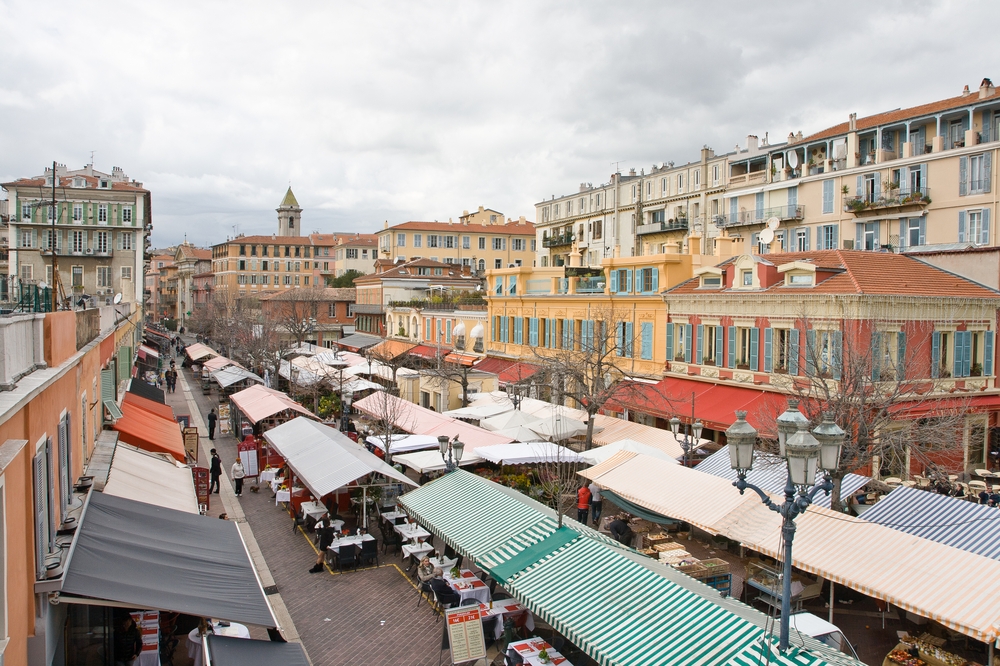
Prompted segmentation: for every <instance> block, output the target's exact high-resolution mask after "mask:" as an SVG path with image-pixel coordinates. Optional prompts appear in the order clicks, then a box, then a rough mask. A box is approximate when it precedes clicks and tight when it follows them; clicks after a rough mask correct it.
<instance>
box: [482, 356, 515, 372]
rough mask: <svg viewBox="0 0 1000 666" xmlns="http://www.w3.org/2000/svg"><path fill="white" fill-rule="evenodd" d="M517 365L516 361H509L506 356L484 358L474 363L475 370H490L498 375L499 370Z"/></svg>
mask: <svg viewBox="0 0 1000 666" xmlns="http://www.w3.org/2000/svg"><path fill="white" fill-rule="evenodd" d="M515 365H517V361H511V360H510V359H506V358H493V357H490V358H484V359H483V360H482V361H480V362H479V363H477V364H476V370H482V371H483V372H492V373H493V374H494V375H499V374H500V373H501V372H503V371H504V370H506V369H507V368H511V367H513V366H515Z"/></svg>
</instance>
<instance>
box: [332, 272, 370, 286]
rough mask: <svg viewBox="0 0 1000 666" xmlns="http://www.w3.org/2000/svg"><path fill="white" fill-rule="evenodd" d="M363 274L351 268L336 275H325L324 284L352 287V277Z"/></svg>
mask: <svg viewBox="0 0 1000 666" xmlns="http://www.w3.org/2000/svg"><path fill="white" fill-rule="evenodd" d="M362 275H364V273H362V272H361V271H356V270H354V269H353V268H351V269H348V270H346V271H344V274H343V275H338V276H337V277H330V276H327V278H326V286H328V287H353V286H354V278H358V277H361V276H362Z"/></svg>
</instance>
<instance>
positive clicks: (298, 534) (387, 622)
mask: <svg viewBox="0 0 1000 666" xmlns="http://www.w3.org/2000/svg"><path fill="white" fill-rule="evenodd" d="M168 362H169V361H168ZM182 374H183V376H184V379H185V380H186V383H187V385H188V387H189V388H190V389H191V390H190V391H189V393H188V395H189V396H190V399H191V400H192V401H193V402H194V403H195V404H196V405H197V408H198V410H199V413H200V414H201V416H202V418H204V416H205V415H207V414H208V411H209V410H210V409H211V407H212V406H216V407H217V406H218V395H219V394H218V392H217V391H213V393H212V395H211V396H205V395H202V393H201V389H200V381H199V380H198V378H196V377H195V376H194V375H193V374H192V373H191V372H190V371H189V370H187V369H185V370H183V371H182ZM167 403H168V404H169V405H171V406H172V407H173V408H174V410H175V412H176V413H178V414H186V413H189V412H191V411H192V407H190V406H189V405H188V403H187V401H186V400H185V396H184V394H183V392H182V387H181V386H178V389H177V392H176V393H173V394H168V395H167ZM201 434H202V435H203V436H204V435H207V432H203V433H201ZM203 443H204V444H210V445H211V446H212V447H214V448H216V449H218V451H219V454H220V455H221V456H222V462H223V470H224V471H225V472H226V474H227V475H228V473H229V468H230V467H231V466H232V464H233V461H234V460H235V459H236V439H235V438H233V437H231V436H229V435H220V433H219V432H218V431H217V432H216V437H215V440H214V441H212V442H203ZM203 448H207V447H203ZM199 462H200V464H202V465H205V466H207V464H208V461H207V460H200V461H199ZM223 483H224V484H225V483H226V481H225V480H223ZM248 485H249V484H248ZM226 491H227V489H226V488H224V489H223V494H222V495H212V506H211V509H210V514H211V515H218V514H219V513H221V512H222V511H225V510H226V509H225V508H223V507H222V506H221V505H220V504H221V503H220V501H219V500H220V498H221V497H223V496H225V495H226V494H227V492H226ZM230 497H232V500H231V501H234V502H238V503H239V507H240V508H242V513H243V515H244V516H245V520H246V522H247V523H248V524H249V525H250V527H251V529H252V530H253V536H254V538H255V540H256V542H257V545H258V546H259V548H260V552H261V554H262V555H263V558H264V561H265V562H266V566H267V569H268V571H269V572H270V575H271V577H273V581H274V584H275V586H276V587H277V591H278V593H279V594H280V597H281V600H282V601H283V602H284V605H285V607H286V608H287V610H288V613H289V614H290V616H291V619H292V621H293V622H294V628H295V631H296V632H297V634H298V637H299V638H300V640H301V641H302V644H303V645H304V646H305V648H306V651H307V653H308V655H309V658H310V660H311V661H312V663H313V664H314V665H315V666H340V665H344V666H382V665H385V666H394V665H401V666H408V665H413V666H420V665H424V664H426V665H434V664H438V663H440V662H441V661H447V660H448V655H447V654H445V653H443V652H441V651H440V650H439V646H440V645H441V636H442V632H443V624H444V623H443V622H442V621H441V619H440V617H439V616H438V615H437V614H436V613H434V612H433V611H432V610H431V608H430V607H429V606H428V605H427V603H426V602H422V603H421V604H420V606H419V608H418V607H417V601H418V596H417V591H416V588H415V587H414V586H413V584H412V583H411V582H410V578H409V576H407V575H406V574H405V573H404V572H403V571H402V566H403V565H402V563H401V561H400V559H399V556H398V555H388V556H387V557H383V556H382V554H381V549H380V552H379V562H380V566H378V567H368V568H362V569H359V570H358V571H354V572H345V573H344V574H339V573H337V572H335V571H331V570H330V569H329V568H327V569H326V570H325V571H324V572H322V573H319V574H310V573H308V569H309V568H310V567H311V566H312V565H313V563H314V562H315V561H316V554H317V551H316V549H315V547H314V545H313V543H312V541H311V540H310V539H309V537H308V536H307V535H306V534H305V533H304V532H302V531H301V530H298V529H297V530H294V531H293V529H292V520H291V517H290V516H289V514H288V513H287V511H286V510H285V509H284V508H283V507H281V506H277V507H276V506H275V504H274V497H273V495H272V494H271V491H270V489H268V488H265V487H261V488H260V491H259V492H256V493H254V492H250V491H249V488H248V487H244V493H243V496H242V498H240V499H236V498H235V497H233V496H231V495H230ZM234 513H238V511H237V512H234ZM231 515H232V514H231ZM372 533H373V534H375V535H376V536H378V537H379V540H380V541H381V536H380V535H379V534H378V533H377V531H376V530H373V532H372ZM265 584H266V581H265Z"/></svg>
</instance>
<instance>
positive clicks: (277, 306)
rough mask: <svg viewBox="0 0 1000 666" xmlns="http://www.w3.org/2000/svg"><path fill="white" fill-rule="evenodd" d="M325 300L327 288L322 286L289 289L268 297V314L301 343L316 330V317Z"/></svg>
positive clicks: (297, 342)
mask: <svg viewBox="0 0 1000 666" xmlns="http://www.w3.org/2000/svg"><path fill="white" fill-rule="evenodd" d="M324 302H327V296H326V290H325V289H323V288H321V287H303V288H302V289H289V290H287V291H284V292H281V293H280V294H278V295H276V296H273V297H271V298H269V299H268V305H267V306H266V307H267V309H268V312H267V314H268V316H269V317H271V318H273V319H274V321H275V322H276V323H277V324H278V325H279V326H280V327H281V329H282V330H284V331H285V332H287V333H288V334H289V335H290V336H291V337H292V339H293V340H295V343H296V344H297V345H301V344H302V343H304V342H305V341H306V338H307V337H309V335H310V334H311V333H313V332H314V331H315V330H316V318H317V316H318V315H319V309H320V306H321V305H322V304H323V303H324Z"/></svg>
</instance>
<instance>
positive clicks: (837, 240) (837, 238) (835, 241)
mask: <svg viewBox="0 0 1000 666" xmlns="http://www.w3.org/2000/svg"><path fill="white" fill-rule="evenodd" d="M830 226H831V227H832V228H833V247H832V248H830V249H831V250H836V249H838V248H839V247H840V245H839V243H840V225H839V224H833V225H830Z"/></svg>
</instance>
